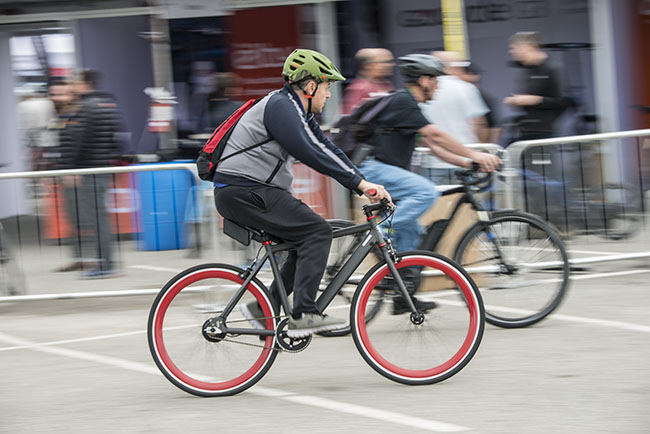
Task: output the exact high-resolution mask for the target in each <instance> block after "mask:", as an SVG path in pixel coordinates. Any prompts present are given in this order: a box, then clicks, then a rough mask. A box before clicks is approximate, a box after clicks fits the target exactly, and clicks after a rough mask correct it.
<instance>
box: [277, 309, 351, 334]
mask: <svg viewBox="0 0 650 434" xmlns="http://www.w3.org/2000/svg"><path fill="white" fill-rule="evenodd" d="M347 325H348V323H347V321H345V320H342V319H339V318H334V317H332V316H328V315H321V314H318V313H303V314H302V317H301V318H299V319H294V318H293V317H289V330H287V336H289V337H290V338H304V337H307V336H309V335H311V334H313V333H319V332H327V331H331V330H339V329H343V328H345V327H347Z"/></svg>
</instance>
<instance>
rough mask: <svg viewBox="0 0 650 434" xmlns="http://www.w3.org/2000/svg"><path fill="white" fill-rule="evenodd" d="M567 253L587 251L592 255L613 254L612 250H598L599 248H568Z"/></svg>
mask: <svg viewBox="0 0 650 434" xmlns="http://www.w3.org/2000/svg"><path fill="white" fill-rule="evenodd" d="M567 253H587V254H591V255H611V254H612V252H600V251H597V250H574V249H570V250H567Z"/></svg>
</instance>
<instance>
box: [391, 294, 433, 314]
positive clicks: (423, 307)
mask: <svg viewBox="0 0 650 434" xmlns="http://www.w3.org/2000/svg"><path fill="white" fill-rule="evenodd" d="M411 300H413V304H415V308H416V309H417V310H418V311H419V312H428V311H430V310H431V309H435V308H436V307H437V306H438V303H436V302H435V301H422V300H419V299H417V298H415V297H414V296H411ZM410 312H411V308H410V307H409V304H408V302H407V301H406V299H405V298H404V297H402V296H399V297H397V298H396V299H394V300H393V315H401V314H403V313H410Z"/></svg>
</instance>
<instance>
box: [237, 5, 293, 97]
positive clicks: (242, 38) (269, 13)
mask: <svg viewBox="0 0 650 434" xmlns="http://www.w3.org/2000/svg"><path fill="white" fill-rule="evenodd" d="M297 8H298V6H281V7H273V8H261V9H245V10H238V11H235V12H234V14H233V15H232V17H231V21H230V22H231V26H232V31H231V33H230V38H231V39H230V49H231V54H230V61H231V67H232V72H234V73H235V74H236V75H237V77H238V78H239V83H240V85H241V87H242V97H243V98H244V99H249V98H259V97H261V96H264V95H266V94H267V93H269V92H270V91H272V90H274V89H278V88H280V87H282V85H283V84H284V80H283V79H282V66H283V65H284V60H285V59H286V58H287V56H288V55H289V54H291V52H292V51H293V50H294V49H295V48H296V47H297V46H298V45H299V44H298V40H299V36H298V35H299V29H298V23H299V22H300V20H299V15H298V10H297ZM269 23H273V30H272V31H269Z"/></svg>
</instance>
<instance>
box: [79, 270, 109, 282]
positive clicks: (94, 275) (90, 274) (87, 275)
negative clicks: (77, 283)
mask: <svg viewBox="0 0 650 434" xmlns="http://www.w3.org/2000/svg"><path fill="white" fill-rule="evenodd" d="M115 275H116V273H115V270H114V269H112V268H93V269H92V270H88V271H83V272H82V273H81V274H80V275H79V277H80V278H81V279H103V278H105V277H113V276H115Z"/></svg>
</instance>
